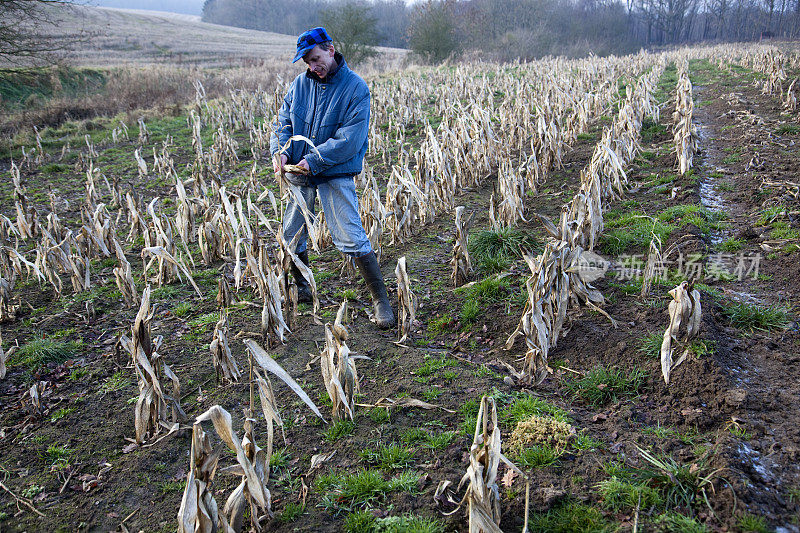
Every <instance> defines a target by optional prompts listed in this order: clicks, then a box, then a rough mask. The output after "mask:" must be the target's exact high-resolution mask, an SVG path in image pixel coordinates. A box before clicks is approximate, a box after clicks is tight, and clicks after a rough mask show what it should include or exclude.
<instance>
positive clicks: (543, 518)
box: [529, 502, 615, 533]
mask: <svg viewBox="0 0 800 533" xmlns="http://www.w3.org/2000/svg"><path fill="white" fill-rule="evenodd" d="M529 530H530V531H531V532H537V533H540V532H541V533H545V532H547V533H574V532H576V531H581V532H611V531H614V530H615V529H614V527H612V524H611V523H610V522H609V521H608V520H607V519H606V518H605V516H604V515H603V513H602V512H601V511H600V510H599V509H596V508H594V507H590V506H588V505H585V504H582V503H577V502H567V503H564V504H561V505H559V506H557V507H554V508H552V509H550V510H549V511H547V512H546V513H532V514H531V520H530V523H529Z"/></svg>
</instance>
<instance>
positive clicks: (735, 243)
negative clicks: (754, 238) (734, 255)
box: [717, 237, 744, 252]
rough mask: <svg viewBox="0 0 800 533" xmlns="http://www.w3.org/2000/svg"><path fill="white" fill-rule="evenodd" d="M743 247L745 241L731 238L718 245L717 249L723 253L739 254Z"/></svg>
mask: <svg viewBox="0 0 800 533" xmlns="http://www.w3.org/2000/svg"><path fill="white" fill-rule="evenodd" d="M743 247H744V241H743V240H742V239H737V238H735V237H729V238H727V239H725V240H724V241H722V242H721V243H719V244H718V245H717V248H719V249H720V250H721V251H723V252H738V251H739V250H741V249H742V248H743Z"/></svg>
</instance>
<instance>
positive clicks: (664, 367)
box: [661, 281, 703, 385]
mask: <svg viewBox="0 0 800 533" xmlns="http://www.w3.org/2000/svg"><path fill="white" fill-rule="evenodd" d="M669 293H670V295H671V296H672V301H671V302H670V303H669V326H667V329H666V331H664V341H663V342H662V343H661V373H662V374H663V375H664V383H666V384H667V385H669V376H670V374H671V373H672V371H673V370H674V369H675V367H676V366H678V365H679V364H681V363H682V362H683V361H684V359H686V356H687V355H689V350H690V348H689V346H688V344H689V342H691V340H692V339H694V338H695V337H697V334H698V333H699V332H700V324H701V321H702V318H703V312H702V309H701V308H700V292H698V290H697V289H695V288H694V287H693V284H690V283H689V282H688V281H684V282H682V283H681V284H680V285H678V286H677V287H675V288H674V289H672V290H671V291H669ZM682 325H685V327H683V328H681V326H682ZM682 331H685V334H684V335H683V338H682V339H681V340H679V337H680V336H681V332H682ZM679 343H682V344H683V346H685V349H684V351H683V353H682V354H681V356H680V357H679V358H678V360H677V361H676V360H674V359H673V357H672V356H673V353H674V352H675V348H676V346H677V345H678V344H679Z"/></svg>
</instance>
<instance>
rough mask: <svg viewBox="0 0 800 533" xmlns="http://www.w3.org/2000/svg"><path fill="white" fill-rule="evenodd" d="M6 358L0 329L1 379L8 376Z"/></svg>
mask: <svg viewBox="0 0 800 533" xmlns="http://www.w3.org/2000/svg"><path fill="white" fill-rule="evenodd" d="M0 281H2V280H0ZM6 358H7V356H6V352H5V350H3V332H2V331H0V379H4V378H5V377H6Z"/></svg>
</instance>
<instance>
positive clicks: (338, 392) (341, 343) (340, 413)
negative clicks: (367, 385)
mask: <svg viewBox="0 0 800 533" xmlns="http://www.w3.org/2000/svg"><path fill="white" fill-rule="evenodd" d="M346 316H347V300H345V301H344V302H342V305H341V307H339V311H338V312H337V313H336V320H335V321H334V323H333V326H331V325H330V323H328V324H325V347H324V348H323V349H322V352H321V353H320V364H321V366H322V382H323V383H324V384H325V390H326V391H327V392H328V396H329V397H330V399H331V403H332V404H333V411H332V417H333V419H334V420H343V419H344V418H345V416H347V417H348V418H350V420H353V418H354V413H355V411H354V409H355V395H356V393H357V392H358V390H359V387H358V373H357V372H356V364H355V360H354V358H353V356H351V354H350V348H348V346H347V343H346V341H347V329H346V328H345V327H344V324H343V321H344V320H345V317H346Z"/></svg>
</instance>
